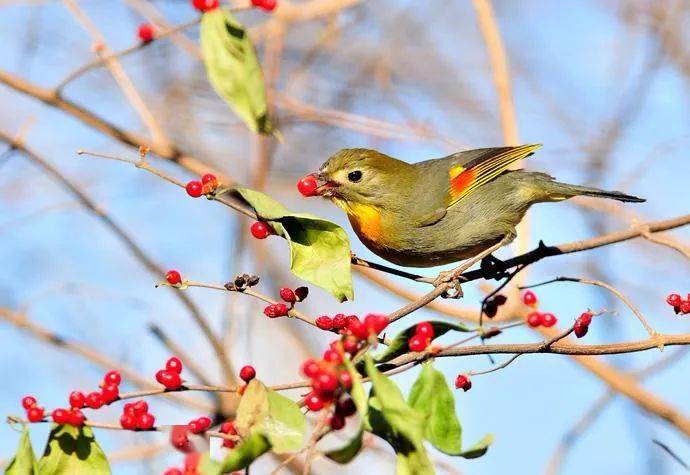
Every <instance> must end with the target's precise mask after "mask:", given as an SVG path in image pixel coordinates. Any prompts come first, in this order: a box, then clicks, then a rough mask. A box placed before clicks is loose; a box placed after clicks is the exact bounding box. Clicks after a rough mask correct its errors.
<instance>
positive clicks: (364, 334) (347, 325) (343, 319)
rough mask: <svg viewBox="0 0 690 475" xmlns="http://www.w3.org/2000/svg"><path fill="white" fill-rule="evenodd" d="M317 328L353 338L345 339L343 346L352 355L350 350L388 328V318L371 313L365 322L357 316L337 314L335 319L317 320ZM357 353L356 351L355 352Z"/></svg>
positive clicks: (324, 318) (323, 316)
mask: <svg viewBox="0 0 690 475" xmlns="http://www.w3.org/2000/svg"><path fill="white" fill-rule="evenodd" d="M316 326H317V327H319V328H320V329H322V330H328V331H334V332H338V333H341V334H343V335H346V336H348V337H351V338H347V337H346V338H345V339H344V340H343V345H345V346H346V349H345V351H346V352H348V353H350V351H349V350H348V348H354V346H353V343H354V345H358V344H359V342H360V341H362V340H368V339H369V337H370V336H376V335H378V334H379V333H381V332H382V331H383V330H385V329H386V327H387V326H388V317H386V316H385V315H381V314H377V313H370V314H368V315H367V316H366V317H364V320H360V319H359V317H358V316H357V315H348V316H345V314H343V313H338V314H336V315H335V316H334V317H333V318H331V317H329V316H328V315H322V316H320V317H318V318H317V319H316ZM354 351H355V352H356V351H357V350H356V349H355V350H354Z"/></svg>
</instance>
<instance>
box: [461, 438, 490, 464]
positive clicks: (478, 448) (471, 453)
mask: <svg viewBox="0 0 690 475" xmlns="http://www.w3.org/2000/svg"><path fill="white" fill-rule="evenodd" d="M493 441H494V436H493V435H492V434H488V435H486V436H484V438H483V439H482V440H480V441H479V442H477V443H476V444H474V445H473V446H472V447H470V448H469V449H467V450H463V451H462V452H461V453H460V454H459V455H460V457H465V458H466V459H474V458H477V457H481V456H482V455H484V454H485V453H486V451H487V450H489V445H491V443H492V442H493Z"/></svg>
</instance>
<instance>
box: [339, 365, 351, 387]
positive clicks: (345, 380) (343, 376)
mask: <svg viewBox="0 0 690 475" xmlns="http://www.w3.org/2000/svg"><path fill="white" fill-rule="evenodd" d="M338 379H339V380H340V384H342V385H343V387H344V388H345V389H346V390H349V389H350V388H351V387H352V375H351V374H350V372H349V371H348V370H346V369H343V370H340V372H339V373H338Z"/></svg>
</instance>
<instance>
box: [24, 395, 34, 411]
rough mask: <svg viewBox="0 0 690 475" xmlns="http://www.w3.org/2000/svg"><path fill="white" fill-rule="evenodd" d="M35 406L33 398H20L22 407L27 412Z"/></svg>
mask: <svg viewBox="0 0 690 475" xmlns="http://www.w3.org/2000/svg"><path fill="white" fill-rule="evenodd" d="M35 405H36V398H35V397H33V396H24V397H23V398H22V407H23V408H24V409H26V410H27V411H28V410H29V409H31V408H32V407H33V406H35Z"/></svg>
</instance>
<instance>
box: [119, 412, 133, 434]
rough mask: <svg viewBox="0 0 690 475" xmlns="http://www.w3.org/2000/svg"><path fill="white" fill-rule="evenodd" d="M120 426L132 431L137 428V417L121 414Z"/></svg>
mask: <svg viewBox="0 0 690 475" xmlns="http://www.w3.org/2000/svg"><path fill="white" fill-rule="evenodd" d="M120 426H121V427H122V428H123V429H127V430H134V429H136V428H137V417H136V416H134V415H132V414H122V415H121V416H120Z"/></svg>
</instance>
